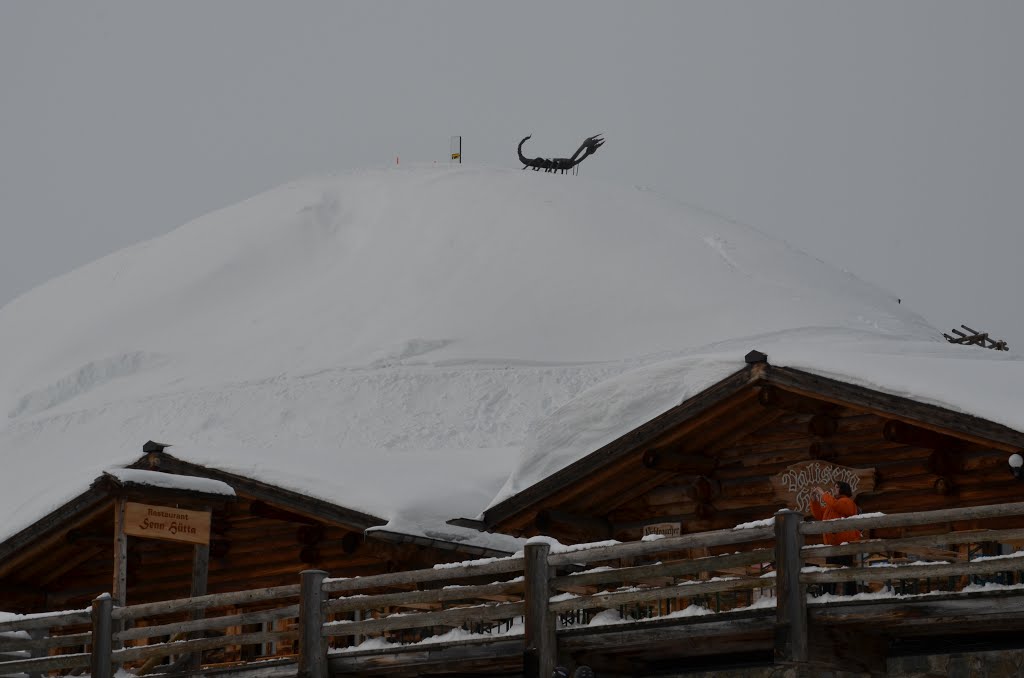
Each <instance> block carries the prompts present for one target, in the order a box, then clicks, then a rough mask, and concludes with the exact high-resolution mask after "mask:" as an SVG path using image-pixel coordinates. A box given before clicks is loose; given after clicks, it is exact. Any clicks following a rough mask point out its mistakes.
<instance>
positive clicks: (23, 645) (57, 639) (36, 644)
mask: <svg viewBox="0 0 1024 678" xmlns="http://www.w3.org/2000/svg"><path fill="white" fill-rule="evenodd" d="M33 630H34V631H41V629H33ZM91 640H92V632H91V631H90V632H87V633H69V634H67V635H64V636H42V637H39V638H0V652H8V651H10V650H48V649H52V648H55V647H75V646H77V645H88V644H89V643H90V641H91Z"/></svg>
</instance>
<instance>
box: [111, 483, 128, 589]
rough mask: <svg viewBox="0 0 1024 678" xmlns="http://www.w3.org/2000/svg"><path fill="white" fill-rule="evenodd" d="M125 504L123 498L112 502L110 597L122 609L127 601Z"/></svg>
mask: <svg viewBox="0 0 1024 678" xmlns="http://www.w3.org/2000/svg"><path fill="white" fill-rule="evenodd" d="M126 504H127V501H126V500H125V498H124V497H118V498H117V499H116V500H115V501H114V582H113V588H112V589H111V593H110V595H111V596H112V597H113V599H114V605H117V606H118V607H124V606H125V605H126V604H127V601H128V591H127V589H128V535H127V534H125V532H124V512H125V505H126Z"/></svg>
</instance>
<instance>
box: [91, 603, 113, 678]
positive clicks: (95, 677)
mask: <svg viewBox="0 0 1024 678" xmlns="http://www.w3.org/2000/svg"><path fill="white" fill-rule="evenodd" d="M113 609H114V599H113V598H111V597H110V594H109V593H104V594H103V595H102V596H100V597H99V598H97V599H95V600H94V601H92V656H91V658H90V660H89V672H90V673H91V674H92V678H111V677H112V676H113V674H114V665H113V663H112V662H111V657H110V652H111V650H112V649H113V646H112V644H111V640H112V636H113V635H114V624H113V618H112V617H111V612H112V611H113Z"/></svg>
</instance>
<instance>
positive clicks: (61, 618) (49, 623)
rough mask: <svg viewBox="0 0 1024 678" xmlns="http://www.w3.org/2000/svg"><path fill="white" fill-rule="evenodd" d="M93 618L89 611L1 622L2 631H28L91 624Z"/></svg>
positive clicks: (75, 611) (43, 615)
mask: <svg viewBox="0 0 1024 678" xmlns="http://www.w3.org/2000/svg"><path fill="white" fill-rule="evenodd" d="M91 621H92V616H91V615H90V613H89V611H88V610H67V611H65V612H54V613H52V614H42V615H39V616H35V615H32V616H30V617H21V618H19V619H12V620H10V621H5V622H0V631H27V630H29V629H48V628H60V627H64V626H79V625H82V624H89V623H90V622H91Z"/></svg>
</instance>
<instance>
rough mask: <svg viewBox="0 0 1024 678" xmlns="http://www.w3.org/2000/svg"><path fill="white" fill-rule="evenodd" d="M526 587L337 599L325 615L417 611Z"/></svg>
mask: <svg viewBox="0 0 1024 678" xmlns="http://www.w3.org/2000/svg"><path fill="white" fill-rule="evenodd" d="M523 586H524V585H523V582H522V581H512V582H502V583H498V584H484V585H481V586H449V587H445V588H442V589H430V590H427V591H402V592H400V593H382V594H377V595H371V596H362V595H361V596H352V597H348V598H335V599H333V600H329V601H327V602H326V603H325V604H324V612H327V613H329V614H330V613H339V612H351V611H353V610H373V609H378V608H383V607H415V606H417V605H421V604H423V603H441V602H448V601H454V600H470V599H479V598H486V597H489V596H500V595H504V594H508V593H513V592H515V593H521V592H522V591H523Z"/></svg>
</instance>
